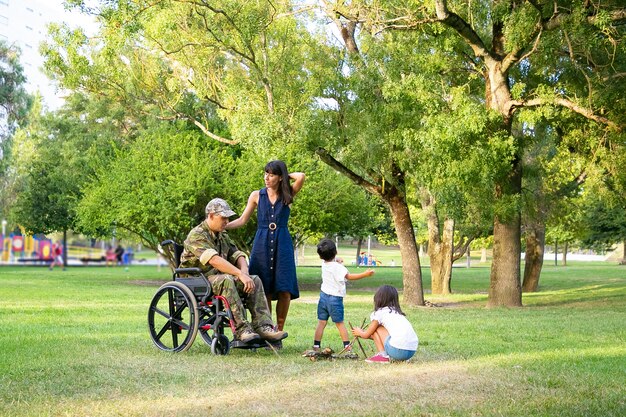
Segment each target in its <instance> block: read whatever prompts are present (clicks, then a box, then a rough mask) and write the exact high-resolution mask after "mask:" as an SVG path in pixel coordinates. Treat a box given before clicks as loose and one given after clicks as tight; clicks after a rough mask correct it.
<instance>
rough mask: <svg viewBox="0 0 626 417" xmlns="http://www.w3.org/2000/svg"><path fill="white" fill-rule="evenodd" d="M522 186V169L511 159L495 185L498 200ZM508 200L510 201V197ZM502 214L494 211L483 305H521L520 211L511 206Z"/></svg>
mask: <svg viewBox="0 0 626 417" xmlns="http://www.w3.org/2000/svg"><path fill="white" fill-rule="evenodd" d="M521 188H522V169H521V161H520V160H519V159H517V160H515V161H513V166H512V172H511V174H510V175H509V178H508V179H507V181H504V182H503V183H502V184H500V185H499V186H498V187H497V188H496V198H497V199H498V200H502V199H507V200H513V198H514V197H515V196H519V195H520V193H521ZM509 204H514V203H513V202H512V201H510V202H509ZM511 211H512V213H507V216H506V217H501V216H500V215H496V216H495V218H494V226H493V262H492V263H491V278H490V285H489V300H488V302H487V307H499V306H503V307H521V306H522V285H521V273H520V255H521V252H522V248H521V223H522V222H521V213H520V209H519V207H516V208H513V209H512V210H511Z"/></svg>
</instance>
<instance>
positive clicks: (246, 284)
mask: <svg viewBox="0 0 626 417" xmlns="http://www.w3.org/2000/svg"><path fill="white" fill-rule="evenodd" d="M238 278H239V281H241V283H242V284H243V292H245V293H246V294H251V293H252V292H254V281H253V280H252V278H250V276H249V275H248V274H246V273H244V272H242V273H241V274H239V277H238Z"/></svg>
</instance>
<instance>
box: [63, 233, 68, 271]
mask: <svg viewBox="0 0 626 417" xmlns="http://www.w3.org/2000/svg"><path fill="white" fill-rule="evenodd" d="M63 268H67V230H63Z"/></svg>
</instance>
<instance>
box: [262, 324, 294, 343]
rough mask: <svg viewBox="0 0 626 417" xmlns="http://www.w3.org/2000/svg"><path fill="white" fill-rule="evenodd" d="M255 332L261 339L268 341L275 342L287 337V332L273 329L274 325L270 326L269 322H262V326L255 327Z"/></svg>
mask: <svg viewBox="0 0 626 417" xmlns="http://www.w3.org/2000/svg"><path fill="white" fill-rule="evenodd" d="M256 332H257V333H258V334H259V336H261V337H262V338H263V339H265V340H269V341H270V342H277V341H279V340H283V339H284V338H285V337H287V332H284V331H282V330H275V329H274V327H272V326H271V325H269V324H264V325H262V326H259V327H258V328H257V329H256Z"/></svg>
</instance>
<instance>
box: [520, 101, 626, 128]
mask: <svg viewBox="0 0 626 417" xmlns="http://www.w3.org/2000/svg"><path fill="white" fill-rule="evenodd" d="M546 104H556V105H559V106H562V107H565V108H568V109H570V110H571V111H573V112H574V113H578V114H580V115H581V116H583V117H585V118H587V119H589V120H593V121H595V122H597V123H600V124H603V125H607V126H609V127H610V128H612V129H615V130H616V131H618V132H621V131H622V127H621V126H620V125H618V124H617V123H615V122H612V121H611V120H609V119H608V118H606V117H603V116H599V115H597V114H595V113H594V111H593V110H591V109H589V108H586V107H583V106H580V105H578V104H576V103H574V102H573V101H571V100H568V99H565V98H560V97H557V98H555V99H554V100H546V99H543V98H534V99H531V100H511V101H510V102H509V108H510V109H511V110H514V109H515V108H519V107H539V106H543V105H546Z"/></svg>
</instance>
